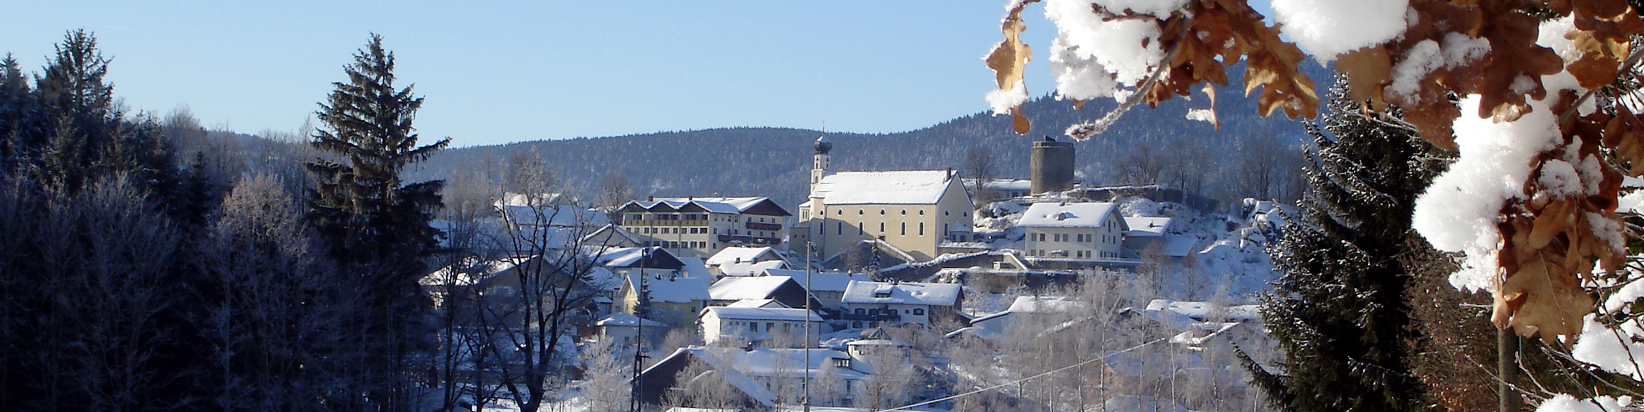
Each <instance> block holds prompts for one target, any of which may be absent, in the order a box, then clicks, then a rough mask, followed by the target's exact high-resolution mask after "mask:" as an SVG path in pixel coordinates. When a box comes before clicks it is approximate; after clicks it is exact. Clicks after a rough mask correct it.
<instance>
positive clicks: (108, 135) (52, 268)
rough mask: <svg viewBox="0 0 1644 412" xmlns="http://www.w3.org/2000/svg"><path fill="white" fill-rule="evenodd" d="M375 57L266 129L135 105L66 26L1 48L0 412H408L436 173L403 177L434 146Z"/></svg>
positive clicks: (377, 51) (428, 343) (389, 68)
mask: <svg viewBox="0 0 1644 412" xmlns="http://www.w3.org/2000/svg"><path fill="white" fill-rule="evenodd" d="M393 62H394V58H393V54H392V53H389V52H387V51H386V50H384V49H383V47H382V39H381V38H380V37H377V36H373V37H372V39H371V41H370V43H369V44H368V45H367V46H366V47H365V48H363V49H361V50H360V52H359V53H358V54H356V55H355V56H354V61H353V62H352V64H350V65H349V66H347V71H346V79H345V80H344V81H340V82H337V83H335V84H334V86H335V89H334V91H333V92H332V93H331V94H330V96H328V98H327V100H326V101H324V102H322V104H321V109H320V110H319V112H318V113H317V115H318V118H319V120H320V126H319V127H317V128H314V127H306V128H305V129H304V130H301V131H298V132H297V133H294V134H286V137H285V138H284V139H281V140H266V139H247V138H244V137H243V136H239V135H234V134H232V133H223V132H219V131H207V130H205V129H204V128H202V127H201V126H200V125H199V122H198V121H196V120H194V119H193V117H192V116H191V115H189V114H188V112H187V111H186V109H179V110H178V111H176V112H173V113H172V114H170V115H169V116H165V117H164V118H161V117H160V116H156V115H154V114H151V113H131V112H130V111H129V110H128V109H126V108H125V107H123V106H122V105H120V104H119V101H118V99H116V98H115V95H114V86H113V85H112V84H110V83H109V82H107V81H106V80H105V78H104V77H105V75H106V74H107V73H108V70H109V67H110V64H109V63H110V59H109V58H107V57H104V55H103V54H102V52H101V51H100V50H98V48H97V40H96V38H95V36H94V35H93V34H92V33H90V32H87V31H84V30H76V31H70V32H68V33H67V35H65V37H64V39H63V42H62V43H61V44H58V45H57V47H56V52H55V54H54V55H53V56H51V58H50V61H49V62H48V63H47V65H46V66H45V67H44V68H42V69H41V70H40V71H39V72H38V73H28V72H25V71H24V70H22V69H21V68H20V67H19V65H18V63H17V60H16V59H14V58H12V57H11V56H10V55H9V54H8V55H7V56H6V57H5V59H4V60H3V61H0V291H3V292H4V293H5V295H7V296H8V298H7V299H5V300H4V301H3V302H0V410H118V411H139V410H408V409H410V408H411V406H412V405H411V403H412V402H413V399H414V398H415V397H414V396H413V395H415V393H416V392H417V391H418V389H417V388H418V386H419V385H418V381H419V380H420V379H423V378H421V377H419V374H418V373H415V372H416V371H417V370H418V369H419V366H418V362H422V360H421V359H422V358H424V357H425V356H422V355H419V354H421V353H426V352H428V351H429V350H430V349H429V348H431V347H433V346H435V345H436V344H437V343H436V342H434V341H433V340H431V339H430V338H429V336H431V334H430V333H426V332H425V331H424V329H426V327H424V326H421V325H424V324H427V323H428V322H427V321H426V318H427V315H426V314H427V312H428V308H429V307H430V305H428V304H427V302H426V298H425V297H424V294H423V293H422V291H421V290H420V288H419V287H418V285H417V283H416V280H417V279H418V278H420V277H421V276H422V275H424V274H426V273H427V272H428V269H427V263H426V262H427V261H428V259H429V258H430V257H431V256H433V255H434V254H435V253H436V252H438V250H437V243H436V238H435V235H436V233H435V231H434V230H433V229H431V228H430V227H429V221H430V220H431V219H432V218H433V216H434V214H435V213H436V212H437V211H438V210H439V208H440V205H441V199H440V195H439V191H440V185H441V183H440V182H437V181H435V182H420V183H406V182H403V181H402V180H401V179H400V178H399V174H400V173H401V172H402V171H403V170H404V169H405V168H406V166H407V165H409V164H412V163H415V162H417V161H421V160H424V159H426V158H427V157H428V155H429V154H430V153H432V152H433V151H435V150H439V149H440V148H442V147H444V146H445V145H446V144H447V141H443V140H442V141H439V142H436V143H434V144H431V145H420V146H419V145H418V143H417V141H418V138H417V135H416V134H415V133H414V129H413V128H412V127H411V120H412V118H413V117H414V114H415V111H416V109H417V107H418V105H419V104H420V102H421V98H418V97H415V96H413V95H412V93H411V89H410V88H409V87H406V88H396V87H395V85H394V77H393ZM229 149H232V150H229ZM305 160H306V161H307V162H306V166H305V165H304V163H303V161H305ZM305 169H306V172H305Z"/></svg>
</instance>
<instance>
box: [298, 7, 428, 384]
mask: <svg viewBox="0 0 1644 412" xmlns="http://www.w3.org/2000/svg"><path fill="white" fill-rule="evenodd" d="M344 71H345V72H346V73H347V75H348V80H347V81H343V82H336V83H333V85H334V86H335V90H333V91H332V92H331V94H330V96H329V98H328V99H327V101H326V102H325V103H321V105H320V106H321V109H320V111H319V112H318V115H319V118H320V121H321V123H322V127H321V128H320V129H319V130H318V131H316V132H315V134H314V136H313V141H312V144H313V146H314V147H315V148H318V149H320V150H323V151H326V152H329V154H330V155H331V156H332V157H331V159H335V161H333V160H325V159H322V160H319V161H316V162H314V163H309V164H308V165H307V168H308V171H309V174H310V175H311V176H312V179H313V183H314V187H313V189H312V192H311V193H310V195H309V205H310V207H311V208H312V211H311V212H310V216H309V218H310V219H311V221H312V222H313V224H314V225H315V228H316V229H317V231H318V233H319V234H320V236H321V237H322V238H323V239H325V241H326V242H327V247H328V248H329V253H330V255H331V257H332V258H334V259H336V260H337V261H338V262H339V263H341V264H342V266H343V270H344V271H345V272H346V273H350V274H351V276H350V277H351V278H352V279H356V280H357V281H358V282H359V283H360V284H358V285H355V286H357V287H359V289H360V290H363V291H364V294H365V296H363V299H362V301H363V302H364V303H363V305H364V307H363V308H362V313H361V314H360V316H361V321H360V322H361V330H362V331H363V335H362V336H360V337H359V339H360V342H361V344H362V345H365V346H364V347H363V349H362V350H364V351H366V353H365V354H363V355H364V365H362V366H363V368H364V369H365V370H364V373H365V375H366V376H367V377H366V378H365V379H366V380H367V382H364V383H363V384H364V385H365V387H364V388H361V389H364V390H366V391H368V393H369V394H368V399H369V401H370V402H372V403H374V404H375V406H376V407H377V408H378V409H379V410H403V409H405V408H406V407H408V405H406V404H404V403H403V402H404V399H405V395H406V393H405V390H406V389H408V388H407V387H406V378H407V377H406V376H405V375H406V374H407V373H408V372H410V368H411V366H410V365H409V364H408V362H409V358H410V354H411V353H412V351H413V350H414V349H416V348H417V344H416V342H414V339H415V334H416V328H415V326H414V324H415V323H416V322H419V321H420V320H421V319H422V316H421V315H420V314H422V313H424V312H425V311H426V309H425V308H427V307H428V306H429V305H427V304H426V302H425V300H426V298H425V297H424V296H422V294H421V290H420V288H419V287H418V285H417V279H418V277H420V276H421V275H423V274H425V273H426V272H427V270H426V267H425V264H424V262H423V259H424V258H426V257H428V256H429V254H430V253H431V252H432V251H433V250H434V248H435V247H436V246H437V243H436V240H435V234H436V232H435V230H434V229H433V228H431V227H429V224H428V222H429V221H430V220H432V219H433V216H434V213H435V212H436V211H437V210H438V208H439V207H440V200H441V199H440V194H439V191H440V189H441V187H442V186H443V182H441V181H428V182H420V183H411V184H402V182H401V180H400V172H401V171H402V170H404V169H405V167H406V166H407V165H410V164H412V163H415V162H419V161H422V160H426V159H427V158H428V156H429V155H430V154H432V153H433V152H434V151H436V150H439V149H441V148H444V147H445V146H446V145H448V144H449V143H450V139H443V140H440V141H438V142H435V143H434V144H430V145H425V146H418V145H417V134H416V133H414V132H413V130H414V129H413V128H412V127H411V122H412V120H413V119H414V118H415V115H416V112H417V108H418V107H420V106H422V98H419V97H414V96H412V94H411V87H406V88H404V89H397V88H395V86H394V55H393V53H390V52H388V51H386V50H384V49H383V46H382V36H379V35H375V34H373V35H372V36H371V41H370V43H369V44H368V45H367V46H366V48H364V49H362V50H359V51H358V52H357V53H355V55H354V63H353V64H351V65H349V66H347V67H346V68H345V69H344Z"/></svg>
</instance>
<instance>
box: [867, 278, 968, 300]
mask: <svg viewBox="0 0 1644 412" xmlns="http://www.w3.org/2000/svg"><path fill="white" fill-rule="evenodd" d="M961 292H962V288H961V287H960V286H959V285H957V284H952V283H911V282H908V283H895V284H892V283H884V282H863V281H854V280H853V281H851V282H850V284H849V285H847V286H845V296H844V297H843V298H841V299H840V300H841V301H842V302H844V303H851V304H880V303H899V304H909V305H932V306H953V305H954V304H956V303H958V302H959V294H960V293H961Z"/></svg>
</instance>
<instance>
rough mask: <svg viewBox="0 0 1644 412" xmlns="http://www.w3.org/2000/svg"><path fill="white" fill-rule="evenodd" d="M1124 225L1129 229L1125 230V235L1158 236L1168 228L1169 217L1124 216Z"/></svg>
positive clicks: (1162, 234)
mask: <svg viewBox="0 0 1644 412" xmlns="http://www.w3.org/2000/svg"><path fill="white" fill-rule="evenodd" d="M1125 226H1127V227H1129V228H1130V230H1129V231H1126V232H1125V236H1133V237H1160V236H1164V234H1165V230H1166V229H1169V228H1170V218H1168V217H1126V218H1125Z"/></svg>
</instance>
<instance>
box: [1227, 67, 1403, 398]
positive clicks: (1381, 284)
mask: <svg viewBox="0 0 1644 412" xmlns="http://www.w3.org/2000/svg"><path fill="white" fill-rule="evenodd" d="M1348 96H1349V94H1348V92H1347V84H1346V81H1345V78H1338V80H1337V82H1336V85H1335V86H1334V87H1332V88H1331V89H1330V103H1329V108H1330V113H1328V114H1327V115H1325V117H1324V121H1323V126H1322V129H1323V130H1320V129H1321V127H1320V125H1319V124H1316V123H1309V124H1308V125H1307V131H1308V133H1309V134H1311V135H1312V136H1313V140H1314V142H1315V143H1316V145H1317V147H1316V148H1314V149H1310V150H1309V153H1308V156H1307V160H1308V164H1307V165H1306V167H1305V172H1306V175H1307V181H1308V184H1309V188H1308V190H1307V192H1306V193H1304V195H1303V197H1302V199H1301V200H1300V201H1298V202H1297V203H1298V206H1299V208H1300V210H1301V221H1299V222H1294V223H1295V224H1291V225H1288V226H1286V227H1285V228H1284V238H1283V240H1281V241H1280V242H1279V244H1278V245H1276V246H1274V247H1273V249H1272V250H1270V253H1271V254H1272V255H1273V261H1274V264H1275V266H1277V268H1278V269H1279V270H1280V271H1281V272H1282V273H1283V274H1282V276H1281V277H1280V278H1279V280H1278V281H1277V282H1275V283H1274V285H1273V286H1274V291H1273V292H1272V293H1271V294H1269V295H1267V296H1266V297H1265V298H1264V300H1263V303H1262V316H1263V318H1264V319H1265V320H1266V322H1267V325H1268V327H1269V329H1270V330H1271V331H1272V336H1273V337H1275V338H1277V339H1278V340H1279V342H1280V347H1281V349H1283V351H1284V353H1285V364H1284V370H1283V371H1271V372H1270V371H1266V370H1263V369H1262V368H1260V367H1259V366H1257V365H1255V364H1254V363H1249V362H1247V363H1246V366H1247V367H1249V368H1251V369H1252V372H1253V373H1254V375H1255V376H1256V377H1257V379H1256V381H1257V383H1258V385H1259V386H1261V387H1262V388H1263V389H1264V390H1266V391H1267V392H1268V394H1269V395H1270V397H1271V399H1272V400H1273V402H1274V403H1275V406H1278V407H1280V408H1282V409H1284V410H1289V411H1402V410H1416V409H1420V408H1421V405H1420V402H1419V401H1418V400H1419V399H1422V396H1420V393H1419V391H1420V387H1419V385H1418V384H1417V381H1416V380H1415V379H1414V378H1412V376H1411V374H1410V369H1409V365H1408V363H1407V360H1406V359H1405V358H1404V357H1403V356H1404V354H1403V349H1404V348H1405V346H1403V345H1404V343H1405V341H1406V340H1407V339H1409V338H1411V334H1412V332H1411V327H1410V325H1411V320H1410V310H1409V308H1408V307H1407V306H1406V304H1405V303H1404V301H1403V296H1404V291H1405V289H1406V287H1407V285H1408V284H1409V282H1410V280H1411V274H1410V273H1408V271H1406V270H1405V269H1404V268H1403V267H1401V265H1400V261H1399V259H1398V257H1399V256H1400V255H1401V254H1404V253H1406V252H1407V250H1408V249H1410V247H1411V246H1410V244H1411V243H1409V241H1410V240H1411V239H1412V238H1414V237H1415V236H1416V234H1415V233H1414V232H1413V231H1412V230H1411V227H1410V213H1411V210H1412V205H1413V203H1414V202H1415V199H1416V196H1417V195H1418V194H1420V193H1421V191H1422V189H1423V188H1424V187H1426V186H1427V182H1428V181H1429V180H1430V179H1431V177H1432V175H1433V173H1434V172H1433V171H1432V170H1429V169H1428V168H1427V167H1425V166H1424V163H1423V162H1422V161H1421V160H1420V159H1421V158H1422V157H1423V155H1424V153H1426V151H1427V150H1428V149H1427V148H1428V147H1430V146H1427V145H1426V144H1425V143H1424V142H1422V141H1421V139H1420V137H1418V136H1416V135H1415V133H1414V132H1413V131H1412V130H1410V129H1408V128H1402V127H1398V126H1395V125H1392V124H1389V123H1386V122H1381V121H1377V120H1374V119H1371V118H1369V117H1367V116H1366V115H1365V114H1362V113H1361V112H1360V111H1359V109H1358V105H1355V104H1354V102H1353V101H1352V100H1351V98H1350V97H1348ZM1394 114H1395V115H1396V113H1394ZM1416 241H1420V239H1419V238H1417V239H1416Z"/></svg>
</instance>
